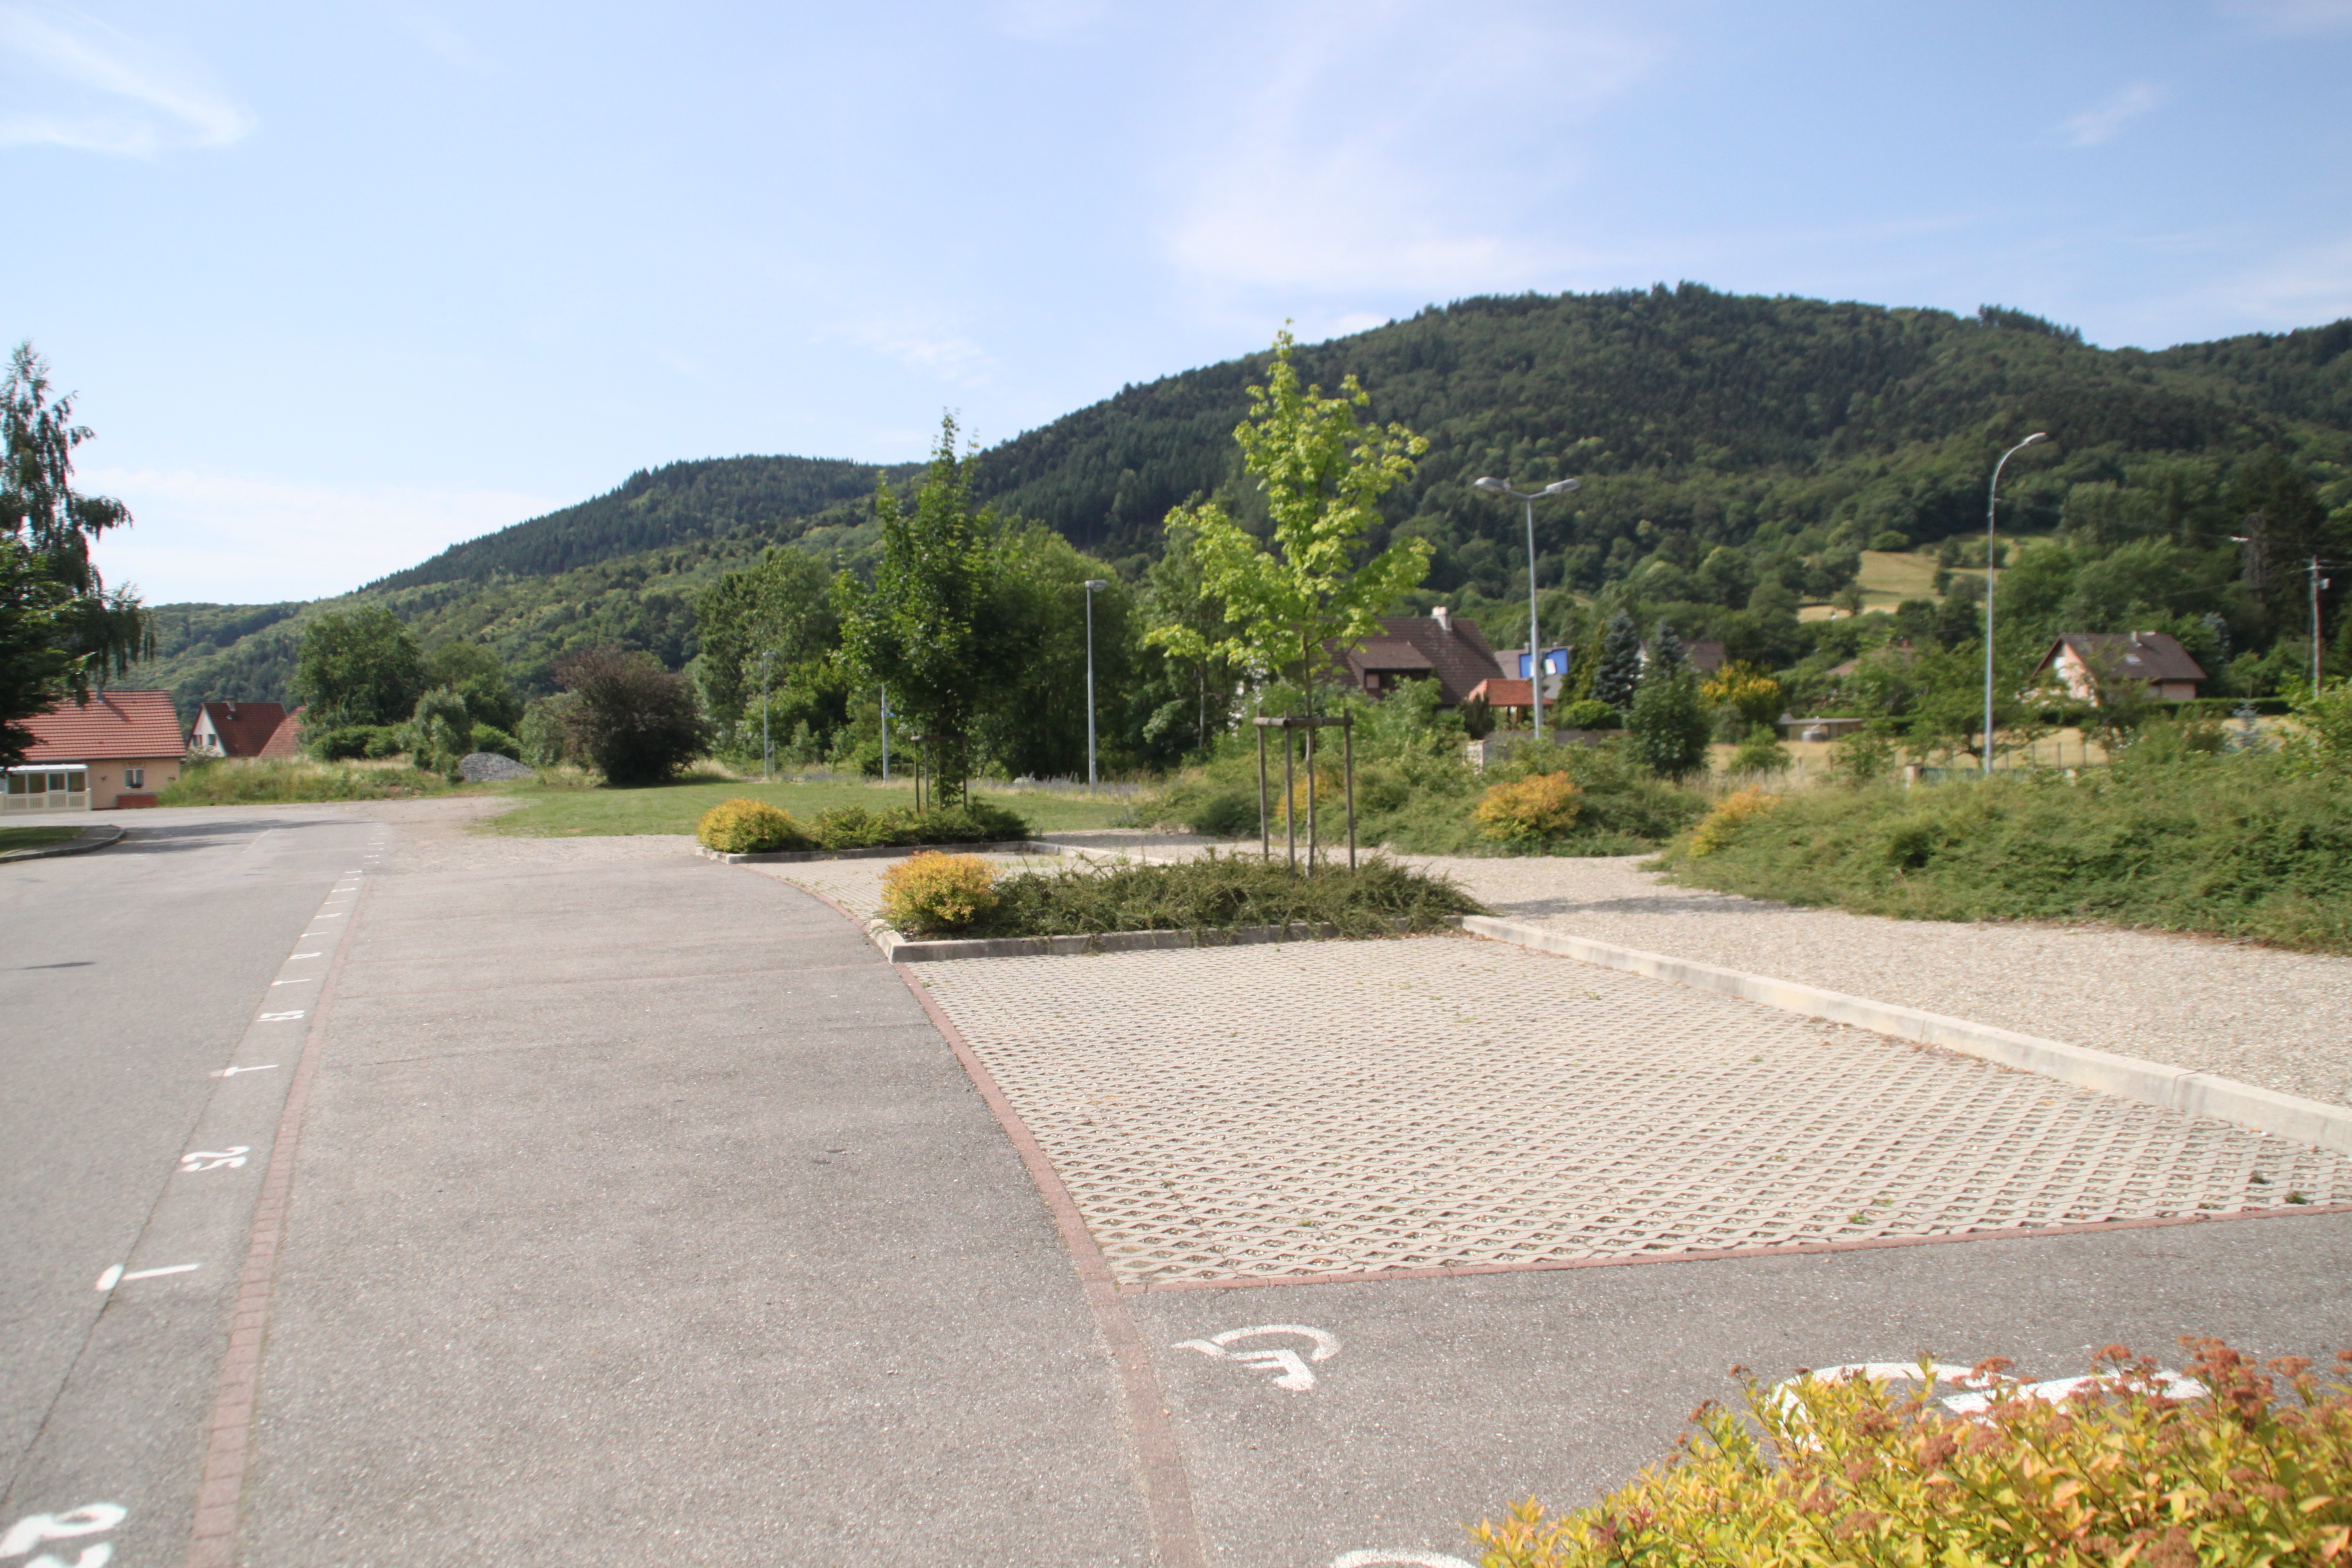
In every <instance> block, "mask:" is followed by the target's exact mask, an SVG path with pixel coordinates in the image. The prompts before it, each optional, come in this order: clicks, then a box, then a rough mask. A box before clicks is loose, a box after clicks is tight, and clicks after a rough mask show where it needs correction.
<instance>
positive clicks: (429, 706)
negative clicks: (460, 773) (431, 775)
mask: <svg viewBox="0 0 2352 1568" xmlns="http://www.w3.org/2000/svg"><path fill="white" fill-rule="evenodd" d="M408 729H409V735H410V737H411V741H412V743H413V745H414V747H415V750H416V763H417V766H418V767H420V768H430V769H431V770H432V771H434V772H435V773H449V772H452V771H454V770H455V769H456V767H457V759H458V758H460V757H462V756H464V755H465V754H466V753H467V752H469V751H472V750H473V749H474V721H473V719H472V717H471V716H470V715H469V714H468V713H467V712H466V705H465V698H464V697H462V696H460V695H459V694H458V692H457V689H456V688H455V687H451V686H436V687H434V688H433V689H432V690H431V691H428V692H426V693H425V694H424V695H423V696H422V697H419V698H418V699H417V705H416V714H415V716H414V717H413V718H411V719H410V720H409V724H408Z"/></svg>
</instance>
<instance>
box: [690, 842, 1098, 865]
mask: <svg viewBox="0 0 2352 1568" xmlns="http://www.w3.org/2000/svg"><path fill="white" fill-rule="evenodd" d="M927 851H936V852H938V853H939V854H942V855H1069V854H1076V853H1079V851H1078V850H1077V849H1076V847H1075V846H1071V845H1063V844H1049V843H1047V842H1045V841H1044V840H1043V839H1034V838H1015V839H1005V840H1003V841H1001V842H997V843H990V844H877V845H875V846H874V847H873V848H871V849H771V850H761V851H758V852H756V853H753V854H748V855H730V854H725V853H722V852H720V851H719V850H715V849H705V848H703V847H702V846H701V845H700V844H697V845H695V846H694V852H695V853H696V854H697V855H700V856H701V857H702V858H703V859H705V860H715V861H717V862H719V863H720V864H721V865H725V866H797V865H803V864H806V863H807V862H809V861H814V860H887V859H889V858H890V857H891V856H893V855H920V854H923V853H925V852H927Z"/></svg>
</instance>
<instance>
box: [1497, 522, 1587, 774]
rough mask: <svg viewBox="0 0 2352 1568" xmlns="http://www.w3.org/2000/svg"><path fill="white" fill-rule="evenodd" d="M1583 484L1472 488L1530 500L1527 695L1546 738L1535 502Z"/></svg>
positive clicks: (1532, 718)
mask: <svg viewBox="0 0 2352 1568" xmlns="http://www.w3.org/2000/svg"><path fill="white" fill-rule="evenodd" d="M1580 483H1581V481H1579V480H1575V479H1562V480H1557V481H1555V482H1554V483H1552V484H1548V485H1545V486H1544V487H1543V488H1542V489H1541V490H1537V491H1534V492H1532V493H1530V492H1528V491H1525V490H1514V489H1512V488H1511V487H1510V486H1509V485H1508V484H1506V483H1505V482H1504V481H1502V480H1500V479H1479V480H1474V481H1472V488H1473V489H1478V490H1484V491H1485V492H1486V493H1487V494H1489V495H1507V496H1510V497H1511V498H1512V499H1514V500H1518V501H1524V502H1526V503H1527V695H1528V701H1529V704H1530V708H1529V713H1528V722H1529V724H1530V725H1531V726H1532V727H1533V729H1534V732H1535V738H1536V740H1537V741H1538V742H1539V743H1540V742H1541V741H1542V740H1543V677H1544V671H1543V634H1542V630H1541V628H1540V626H1539V625H1538V623H1537V620H1536V613H1535V503H1536V502H1538V501H1542V500H1546V499H1548V498H1550V497H1552V496H1555V495H1566V494H1567V493H1568V492H1569V491H1571V490H1574V489H1576V488H1577V487H1578V485H1579V484H1580Z"/></svg>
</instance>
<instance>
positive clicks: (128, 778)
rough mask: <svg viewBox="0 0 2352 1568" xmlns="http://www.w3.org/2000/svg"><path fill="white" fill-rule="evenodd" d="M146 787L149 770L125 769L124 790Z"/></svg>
mask: <svg viewBox="0 0 2352 1568" xmlns="http://www.w3.org/2000/svg"><path fill="white" fill-rule="evenodd" d="M146 787H147V770H146V769H145V768H125V769H123V788H124V789H145V788H146Z"/></svg>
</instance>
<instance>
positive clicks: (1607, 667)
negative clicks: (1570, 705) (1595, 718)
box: [1592, 610, 1642, 713]
mask: <svg viewBox="0 0 2352 1568" xmlns="http://www.w3.org/2000/svg"><path fill="white" fill-rule="evenodd" d="M1641 670H1642V667H1641V633H1640V632H1638V631H1636V630H1634V625H1633V617H1632V616H1630V615H1628V614H1626V613H1625V612H1624V611H1623V610H1619V611H1618V612H1617V613H1616V614H1615V615H1613V616H1611V617H1610V618H1609V630H1608V631H1607V633H1605V634H1604V635H1603V636H1602V638H1601V667H1600V668H1599V669H1598V670H1596V671H1594V672H1593V683H1592V694H1593V696H1594V698H1595V699H1597V700H1598V701H1601V702H1605V703H1607V704H1608V705H1609V706H1610V707H1612V708H1615V709H1616V710H1617V711H1618V712H1619V713H1624V712H1627V711H1628V710H1630V709H1631V708H1632V707H1633V692H1634V688H1635V687H1637V686H1639V685H1640V684H1641Z"/></svg>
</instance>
